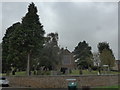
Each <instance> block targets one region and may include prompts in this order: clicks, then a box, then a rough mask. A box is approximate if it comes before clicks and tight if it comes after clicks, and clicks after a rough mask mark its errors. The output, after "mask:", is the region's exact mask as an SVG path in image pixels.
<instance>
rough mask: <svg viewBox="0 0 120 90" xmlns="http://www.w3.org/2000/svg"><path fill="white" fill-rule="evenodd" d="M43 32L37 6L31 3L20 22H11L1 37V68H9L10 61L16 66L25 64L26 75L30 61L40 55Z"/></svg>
mask: <svg viewBox="0 0 120 90" xmlns="http://www.w3.org/2000/svg"><path fill="white" fill-rule="evenodd" d="M44 33H45V31H44V30H43V25H42V24H41V23H40V21H39V16H38V15H37V8H36V6H35V5H34V3H31V4H30V5H29V7H28V12H27V14H26V15H25V17H23V18H22V23H15V24H13V26H11V27H10V28H8V29H7V31H6V34H5V36H4V37H3V42H2V48H3V51H2V52H3V57H2V60H3V69H4V70H9V69H10V67H11V63H12V64H14V66H15V67H17V68H20V67H25V66H27V75H29V72H30V62H32V60H33V59H36V58H38V57H36V56H39V55H40V52H41V49H42V48H43V44H44ZM26 63H27V65H26ZM21 65H23V66H21ZM21 69H22V68H21Z"/></svg>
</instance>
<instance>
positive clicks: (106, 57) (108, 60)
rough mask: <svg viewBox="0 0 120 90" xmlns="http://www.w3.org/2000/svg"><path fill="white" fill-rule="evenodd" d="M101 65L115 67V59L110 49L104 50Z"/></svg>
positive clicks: (101, 55)
mask: <svg viewBox="0 0 120 90" xmlns="http://www.w3.org/2000/svg"><path fill="white" fill-rule="evenodd" d="M100 60H101V65H108V66H109V68H110V67H113V66H114V65H115V58H114V57H113V55H112V54H111V51H109V50H108V49H103V51H102V53H101V54H100Z"/></svg>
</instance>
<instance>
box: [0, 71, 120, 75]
mask: <svg viewBox="0 0 120 90" xmlns="http://www.w3.org/2000/svg"><path fill="white" fill-rule="evenodd" d="M32 74H33V71H32ZM50 74H51V73H50V71H47V72H45V71H43V72H41V73H40V75H50ZM97 74H98V71H91V72H89V71H88V70H83V74H82V75H97ZM102 74H103V75H104V74H120V72H113V71H107V72H105V71H102ZM0 75H3V76H6V74H5V73H4V74H0ZM11 75H12V73H10V76H11ZM25 75H27V74H26V71H21V72H16V73H15V76H25ZM65 75H80V74H79V70H72V73H70V74H65Z"/></svg>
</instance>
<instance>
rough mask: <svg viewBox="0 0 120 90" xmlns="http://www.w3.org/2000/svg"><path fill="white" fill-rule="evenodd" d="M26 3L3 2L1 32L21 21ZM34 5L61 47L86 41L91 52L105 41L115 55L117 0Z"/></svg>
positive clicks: (48, 30) (116, 52) (47, 30)
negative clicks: (115, 0)
mask: <svg viewBox="0 0 120 90" xmlns="http://www.w3.org/2000/svg"><path fill="white" fill-rule="evenodd" d="M28 4H29V3H23V2H16V3H12V2H9V3H8V2H7V3H2V28H1V27H0V29H1V30H2V31H3V35H4V34H5V30H6V28H8V27H9V26H11V25H12V24H13V23H15V22H18V21H21V18H22V17H23V16H25V14H26V12H27V8H28ZM35 5H36V6H37V8H38V15H40V22H41V23H42V24H43V25H44V29H45V31H46V33H50V32H58V34H59V45H60V46H61V47H68V49H69V50H70V51H73V50H74V47H75V46H76V45H77V44H78V42H80V41H83V40H86V41H87V42H88V43H89V45H90V46H92V51H97V44H98V42H102V41H107V42H108V43H109V44H110V47H111V48H112V50H113V52H114V54H115V56H116V58H117V57H118V55H117V54H118V7H117V2H116V3H115V2H114V3H113V2H112V3H110V2H104V3H100V2H96V3H95V2H84V3H83V2H37V3H35ZM0 17H1V14H0Z"/></svg>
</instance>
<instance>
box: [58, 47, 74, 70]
mask: <svg viewBox="0 0 120 90" xmlns="http://www.w3.org/2000/svg"><path fill="white" fill-rule="evenodd" d="M58 66H59V70H60V69H61V70H62V69H64V70H67V71H70V70H73V69H75V66H76V65H75V60H74V57H73V53H72V52H70V51H69V50H68V49H67V48H66V49H64V48H62V49H61V50H60V63H59V65H58Z"/></svg>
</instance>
